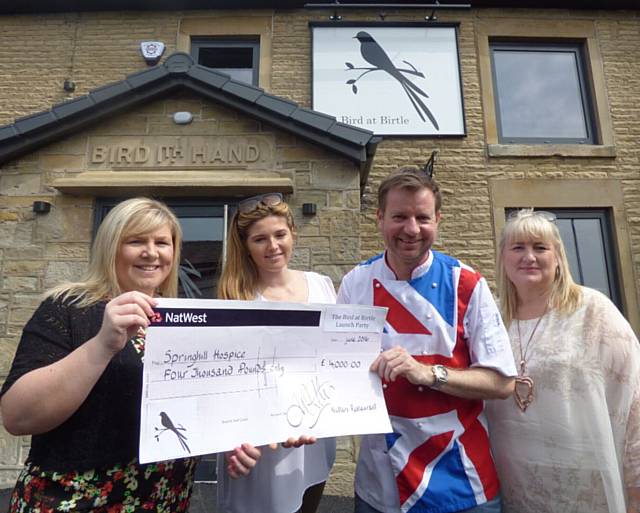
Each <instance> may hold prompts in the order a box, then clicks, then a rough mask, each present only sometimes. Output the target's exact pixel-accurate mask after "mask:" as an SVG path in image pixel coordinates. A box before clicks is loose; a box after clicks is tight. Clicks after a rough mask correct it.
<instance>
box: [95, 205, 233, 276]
mask: <svg viewBox="0 0 640 513" xmlns="http://www.w3.org/2000/svg"><path fill="white" fill-rule="evenodd" d="M130 198H131V197H130V196H122V197H120V196H118V197H111V196H109V197H96V200H95V205H94V215H93V229H92V232H91V243H92V244H93V240H94V239H95V237H96V233H97V231H98V227H99V226H100V224H101V223H102V221H103V220H104V218H105V216H106V215H107V214H108V213H109V211H110V210H111V209H112V208H113V207H115V206H116V205H117V204H118V203H121V202H122V201H125V200H127V199H130ZM155 199H158V200H159V201H162V202H163V203H165V204H166V205H167V206H168V207H169V208H170V209H171V211H172V212H173V213H174V214H175V215H176V217H177V218H178V219H180V218H186V217H202V218H205V217H208V218H220V219H222V220H223V223H224V221H225V220H226V223H227V224H226V225H224V224H223V234H222V239H221V241H220V242H221V244H222V246H221V250H222V254H221V258H220V263H221V265H224V262H225V260H226V253H227V230H228V225H229V223H230V221H231V218H232V217H233V215H234V214H235V211H236V208H237V202H238V199H237V198H228V197H224V196H221V197H216V198H213V199H209V198H199V197H193V198H192V197H189V198H182V197H172V196H167V197H157V198H155ZM183 245H184V240H183ZM183 257H184V254H183Z"/></svg>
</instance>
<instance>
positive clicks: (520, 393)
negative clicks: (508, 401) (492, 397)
mask: <svg viewBox="0 0 640 513" xmlns="http://www.w3.org/2000/svg"><path fill="white" fill-rule="evenodd" d="M513 398H514V399H515V400H516V404H517V405H518V408H520V410H522V411H525V410H526V409H527V408H528V407H529V405H530V404H531V403H532V402H533V380H532V379H531V378H530V377H529V376H516V387H515V389H514V391H513Z"/></svg>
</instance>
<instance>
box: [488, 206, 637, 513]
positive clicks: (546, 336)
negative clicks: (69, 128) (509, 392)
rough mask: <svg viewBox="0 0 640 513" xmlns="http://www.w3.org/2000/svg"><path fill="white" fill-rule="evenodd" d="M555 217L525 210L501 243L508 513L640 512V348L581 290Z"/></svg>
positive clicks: (499, 442) (497, 411)
mask: <svg viewBox="0 0 640 513" xmlns="http://www.w3.org/2000/svg"><path fill="white" fill-rule="evenodd" d="M554 220H555V216H553V214H551V213H549V212H536V211H532V210H521V211H519V212H517V213H516V214H515V215H514V216H512V217H510V218H509V220H508V221H507V223H506V225H505V227H504V229H503V231H502V235H501V238H500V245H499V252H498V259H497V276H498V290H499V295H500V303H501V308H502V315H503V318H504V322H505V324H506V325H507V326H508V327H509V335H510V339H511V345H512V349H513V354H514V356H515V359H516V367H517V368H518V374H519V375H518V377H517V378H516V389H515V392H514V400H513V401H487V403H488V404H487V415H488V417H489V428H490V434H491V443H492V448H493V451H494V456H495V461H496V467H497V469H498V474H499V477H500V484H501V490H502V500H503V506H504V511H505V512H507V513H552V512H553V513H568V512H576V513H577V512H580V513H582V512H587V511H588V512H589V513H625V512H627V513H632V512H634V513H637V512H638V511H640V509H639V505H640V346H639V345H638V339H637V338H636V336H635V335H634V333H633V330H632V329H631V327H630V326H629V324H628V323H627V321H626V320H625V319H624V317H623V316H622V315H621V314H620V312H619V311H618V309H617V308H616V307H615V306H614V305H613V303H611V301H609V299H608V298H607V297H606V296H604V295H603V294H601V293H600V292H598V291H596V290H593V289H590V288H587V287H581V286H579V285H577V284H576V283H574V281H573V279H572V278H571V274H570V273H569V265H568V263H567V257H566V254H565V249H564V246H563V244H562V240H561V238H560V233H559V231H558V228H557V227H556V225H555V222H554Z"/></svg>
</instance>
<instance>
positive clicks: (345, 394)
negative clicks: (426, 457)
mask: <svg viewBox="0 0 640 513" xmlns="http://www.w3.org/2000/svg"><path fill="white" fill-rule="evenodd" d="M155 310H156V316H155V318H154V319H153V323H152V325H151V326H150V327H149V329H148V330H147V336H146V343H145V357H144V376H143V389H142V406H141V408H142V410H141V413H142V415H141V425H140V461H141V462H142V463H149V462H152V461H160V460H166V459H172V458H180V457H185V456H195V455H198V454H208V453H214V452H222V451H227V450H230V449H233V448H234V447H236V446H238V445H240V444H241V443H243V442H249V443H251V444H253V445H263V444H267V443H271V442H281V441H283V440H286V439H287V438H288V437H291V436H294V437H297V436H300V435H303V434H306V435H314V436H316V437H318V438H321V437H328V436H339V435H353V434H365V433H386V432H390V431H391V425H390V423H389V418H388V415H387V409H386V406H385V402H384V397H383V395H382V387H381V383H380V379H379V378H378V376H377V375H375V374H373V373H372V372H370V371H369V366H370V365H371V362H373V360H374V359H375V357H376V356H377V355H378V354H379V352H380V338H381V333H382V328H383V326H384V320H385V315H386V308H380V307H367V306H355V305H318V304H293V303H270V302H265V301H219V300H203V299H200V300H197V299H161V300H160V301H159V304H158V306H157V308H156V309H155Z"/></svg>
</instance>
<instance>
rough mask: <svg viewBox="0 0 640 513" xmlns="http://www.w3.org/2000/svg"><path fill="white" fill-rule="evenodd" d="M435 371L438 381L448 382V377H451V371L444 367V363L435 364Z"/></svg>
mask: <svg viewBox="0 0 640 513" xmlns="http://www.w3.org/2000/svg"><path fill="white" fill-rule="evenodd" d="M433 373H434V374H435V376H436V380H437V381H438V383H446V382H447V378H448V377H449V373H448V372H447V369H446V368H445V367H443V366H442V365H435V366H434V367H433Z"/></svg>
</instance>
